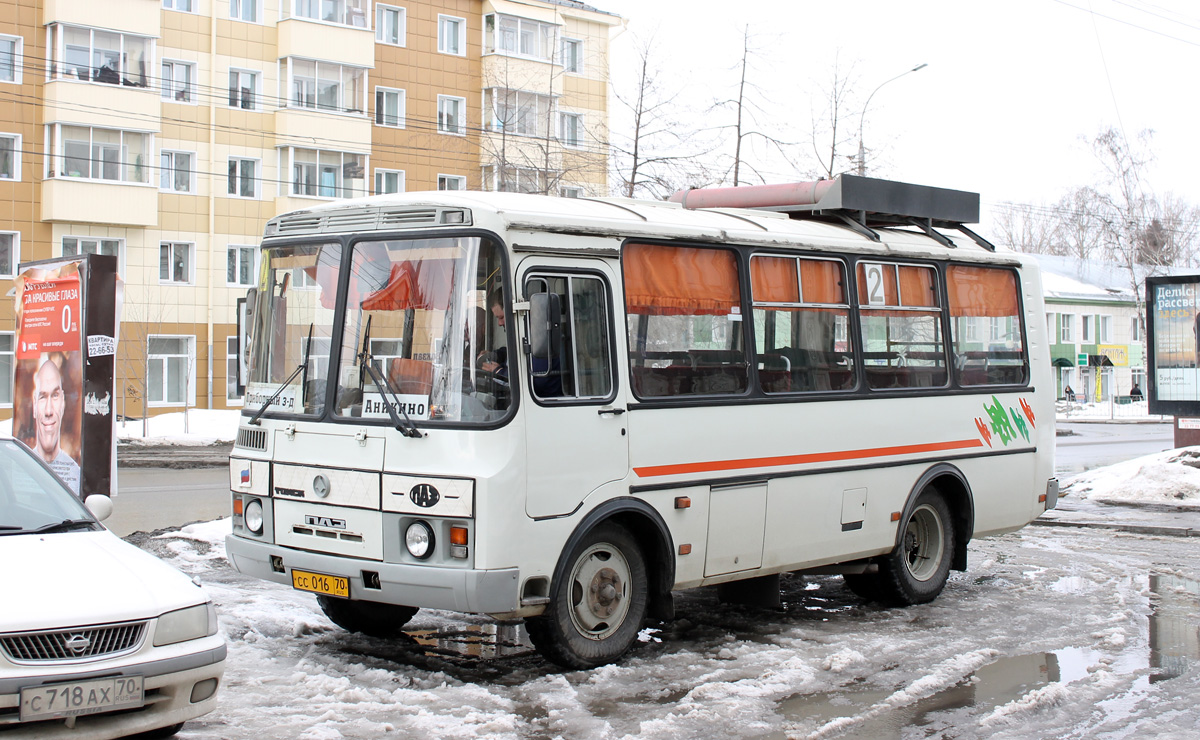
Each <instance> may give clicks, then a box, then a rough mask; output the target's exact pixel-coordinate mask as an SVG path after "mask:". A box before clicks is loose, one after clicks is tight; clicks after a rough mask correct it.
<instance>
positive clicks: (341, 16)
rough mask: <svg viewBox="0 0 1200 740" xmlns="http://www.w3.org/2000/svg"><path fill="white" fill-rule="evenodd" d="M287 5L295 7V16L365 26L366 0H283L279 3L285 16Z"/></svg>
mask: <svg viewBox="0 0 1200 740" xmlns="http://www.w3.org/2000/svg"><path fill="white" fill-rule="evenodd" d="M289 6H290V7H292V8H294V9H295V12H294V13H293V15H294V16H295V17H296V18H308V19H311V20H314V21H324V22H326V23H336V24H338V25H340V26H353V27H354V28H366V27H367V2H366V0H285V2H284V3H282V5H281V12H282V14H283V17H285V18H286V17H287V14H288V8H289Z"/></svg>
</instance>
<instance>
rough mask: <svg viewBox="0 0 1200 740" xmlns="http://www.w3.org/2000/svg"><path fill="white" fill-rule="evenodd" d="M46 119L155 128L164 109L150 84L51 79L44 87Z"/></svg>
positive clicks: (110, 126) (122, 126)
mask: <svg viewBox="0 0 1200 740" xmlns="http://www.w3.org/2000/svg"><path fill="white" fill-rule="evenodd" d="M43 90H44V93H43V99H44V101H45V106H46V108H45V120H46V121H59V120H69V121H71V122H72V123H79V124H86V125H89V126H104V127H106V128H119V129H140V130H146V127H147V126H150V127H152V128H153V129H154V130H155V131H156V132H157V128H158V122H159V118H160V117H161V115H162V113H161V111H162V106H161V100H160V98H159V92H158V91H157V90H155V89H153V88H149V87H128V86H125V85H105V84H101V83H96V82H74V81H72V80H69V79H64V80H51V81H50V82H47V83H46V86H45V87H44V88H43Z"/></svg>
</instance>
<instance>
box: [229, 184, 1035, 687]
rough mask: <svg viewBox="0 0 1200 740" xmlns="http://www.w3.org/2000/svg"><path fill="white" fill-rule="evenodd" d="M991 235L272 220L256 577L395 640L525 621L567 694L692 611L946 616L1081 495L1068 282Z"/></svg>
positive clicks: (622, 218) (657, 218) (246, 480)
mask: <svg viewBox="0 0 1200 740" xmlns="http://www.w3.org/2000/svg"><path fill="white" fill-rule="evenodd" d="M978 211H979V196H978V195H976V194H974V193H966V192H962V191H955V190H947V189H942V188H932V187H927V186H919V185H912V184H907V183H899V182H890V181H884V180H877V179H871V178H865V177H855V176H850V175H843V176H841V177H839V178H836V179H833V180H824V181H818V182H816V183H806V184H797V185H782V186H780V185H776V186H762V187H740V188H725V189H712V190H691V191H686V192H680V193H677V194H676V195H675V196H674V197H673V198H672V199H671V201H670V202H650V201H636V200H626V199H618V198H595V199H591V198H580V199H570V198H553V197H546V196H539V195H529V194H517V193H476V192H425V193H407V194H395V195H380V196H372V197H368V198H362V199H356V200H345V201H335V202H330V203H324V204H320V205H316V206H314V207H312V208H308V209H304V210H300V211H295V212H291V213H286V214H284V215H281V216H278V217H276V218H273V219H271V220H270V221H269V222H268V224H267V226H266V229H265V234H264V238H263V242H262V249H261V267H260V269H259V271H258V281H257V287H256V288H254V289H252V290H251V291H250V295H249V296H248V303H249V306H250V308H251V310H250V311H249V312H248V313H249V319H248V325H249V331H248V340H247V341H248V350H249V360H248V377H247V380H246V394H245V408H244V410H243V412H242V420H241V423H240V426H239V429H238V434H237V441H236V444H235V446H234V448H233V451H232V453H231V457H230V469H229V470H230V489H231V494H232V513H233V516H232V520H233V529H232V533H231V534H230V535H229V537H228V539H227V540H226V545H227V552H228V556H229V560H230V562H231V563H232V565H233V567H235V568H236V569H237V570H239V571H241V572H242V573H246V574H250V575H253V576H256V577H259V578H263V579H267V580H271V581H276V582H279V583H283V584H286V585H288V586H290V587H293V588H295V589H299V590H302V591H308V592H312V593H315V594H316V595H317V597H316V598H317V600H318V602H319V604H320V607H321V609H322V610H323V611H324V612H325V614H327V615H328V617H329V618H330V619H331V620H332V621H333V622H334V623H336V624H338V625H339V626H341V627H343V628H345V629H347V630H351V631H359V632H363V633H366V634H370V635H379V636H386V635H389V634H395V633H396V632H397V631H398V630H400V629H401V628H402V627H403V626H404V625H405V623H406V622H408V621H409V620H410V619H411V618H412V617H413V615H414V614H415V613H416V612H417V610H418V609H421V608H430V609H442V610H454V611H459V612H466V613H476V614H483V615H489V616H491V617H493V618H495V619H497V620H517V619H523V620H524V621H525V624H526V625H527V628H528V633H529V637H530V640H531V642H532V643H533V645H534V646H535V647H536V648H537V650H538V651H539V652H540V653H541V654H542V655H544V656H545V657H546V658H547V659H548V660H550V661H552V662H554V663H557V664H559V665H561V666H565V667H568V668H588V667H592V666H597V665H601V664H604V663H607V662H611V661H614V660H616V659H618V658H620V656H622V655H623V654H624V653H626V652H627V651H628V650H629V649H630V647H631V646H632V645H633V643H634V642H635V640H636V639H637V635H638V632H639V630H640V629H641V628H642V625H643V623H644V622H645V621H646V620H648V619H657V620H667V619H670V618H671V617H672V615H673V606H672V592H673V591H676V590H680V589H687V588H694V587H701V586H721V587H725V588H726V589H727V591H730V592H732V591H734V589H732V588H730V584H735V582H738V583H737V584H735V585H740V586H744V587H746V589H749V592H754V591H757V592H758V593H759V594H760V595H761V594H763V593H766V594H767V595H769V594H770V592H771V590H772V589H774V593H775V595H776V598H778V579H779V575H780V574H782V573H788V572H798V573H822V574H830V573H837V574H842V575H843V576H844V578H845V582H846V585H847V586H848V587H849V588H850V589H851V590H853V591H854V592H855V593H857V594H859V595H861V596H863V597H865V598H867V599H874V600H878V601H881V602H885V603H889V604H896V605H909V604H917V603H923V602H928V601H930V600H932V599H934V598H935V597H936V596H937V595H938V594H939V593H940V592H941V591H942V589H943V586H944V585H945V584H946V582H947V577H948V574H949V571H950V570H951V569H957V570H964V569H965V568H966V566H967V543H968V542H969V541H970V540H971V538H973V537H981V536H986V535H995V534H999V533H1004V532H1009V531H1013V530H1016V529H1018V528H1020V527H1022V526H1024V525H1026V524H1027V523H1029V522H1030V521H1031V520H1032V519H1034V518H1036V517H1037V516H1038V515H1039V514H1041V513H1042V512H1043V511H1044V510H1046V509H1047V508H1049V507H1052V506H1054V504H1055V501H1056V499H1057V497H1058V482H1057V480H1056V479H1055V478H1054V477H1053V459H1052V458H1053V449H1054V414H1053V399H1054V392H1053V388H1054V384H1053V382H1052V379H1051V377H1050V372H1051V370H1050V358H1049V354H1048V350H1049V341H1050V340H1049V338H1048V337H1047V336H1046V333H1045V331H1046V327H1045V322H1044V320H1043V307H1042V290H1041V282H1040V277H1039V275H1038V272H1037V268H1036V265H1035V263H1034V262H1032V261H1031V260H1029V259H1027V258H1025V257H1023V256H1021V255H1019V254H1015V253H1010V252H1003V251H1000V250H997V249H995V248H994V247H993V246H992V245H991V244H989V243H988V242H987V241H986V240H985V239H983V238H982V237H980V236H979V235H977V234H975V233H974V232H972V231H971V230H970V229H969V228H967V226H966V224H969V223H975V222H976V221H977V220H978Z"/></svg>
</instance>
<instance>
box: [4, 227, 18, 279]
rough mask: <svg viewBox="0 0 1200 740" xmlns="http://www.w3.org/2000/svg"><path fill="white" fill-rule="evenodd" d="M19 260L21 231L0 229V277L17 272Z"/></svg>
mask: <svg viewBox="0 0 1200 740" xmlns="http://www.w3.org/2000/svg"><path fill="white" fill-rule="evenodd" d="M20 262H21V232H19V231H0V278H11V277H13V276H14V275H16V274H17V265H18V264H20Z"/></svg>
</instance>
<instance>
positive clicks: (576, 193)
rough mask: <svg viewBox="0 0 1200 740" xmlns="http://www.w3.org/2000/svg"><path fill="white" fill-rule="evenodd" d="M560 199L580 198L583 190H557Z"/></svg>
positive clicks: (562, 188)
mask: <svg viewBox="0 0 1200 740" xmlns="http://www.w3.org/2000/svg"><path fill="white" fill-rule="evenodd" d="M558 195H559V197H560V198H582V197H583V188H574V187H561V188H559V189H558Z"/></svg>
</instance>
